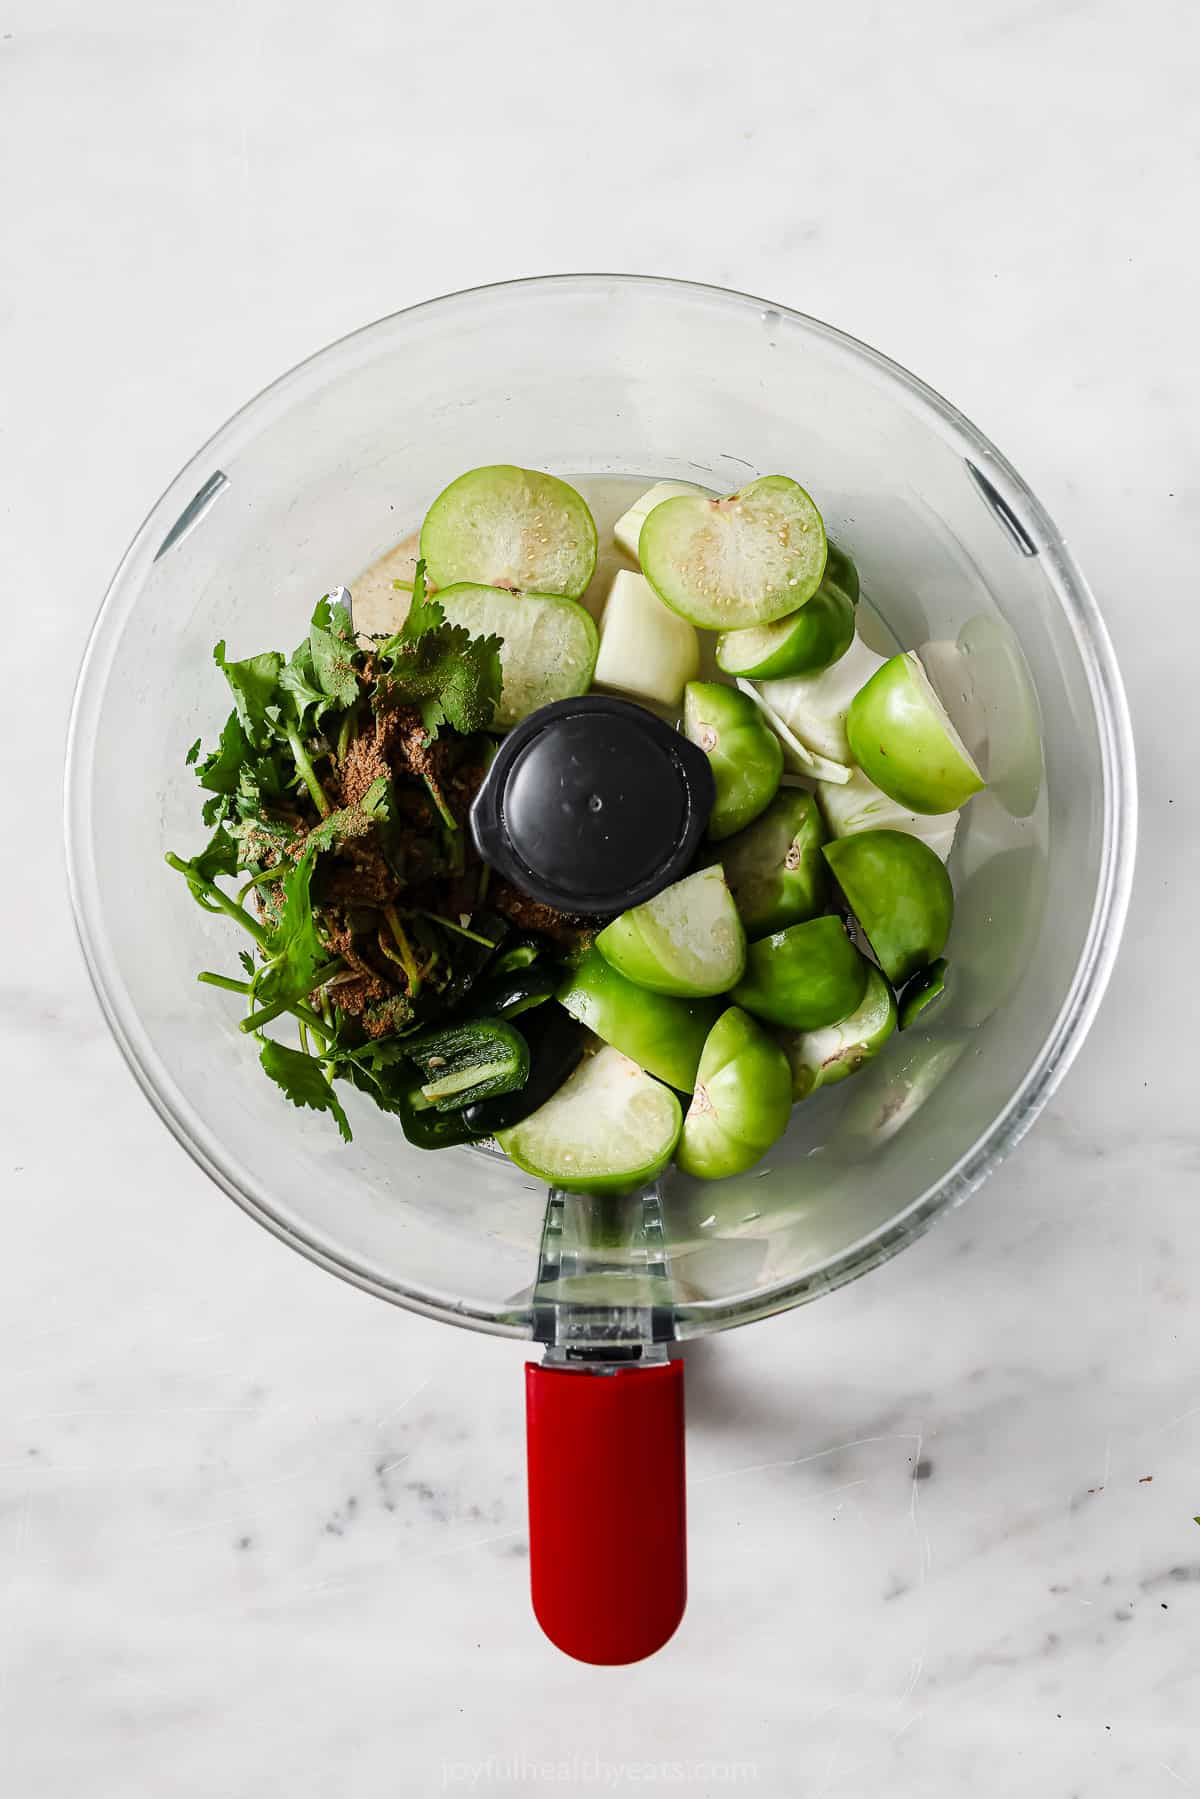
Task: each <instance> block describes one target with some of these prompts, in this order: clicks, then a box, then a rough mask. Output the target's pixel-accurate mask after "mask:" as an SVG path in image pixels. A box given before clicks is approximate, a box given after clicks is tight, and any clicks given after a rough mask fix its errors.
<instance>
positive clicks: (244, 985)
mask: <svg viewBox="0 0 1200 1799" xmlns="http://www.w3.org/2000/svg"><path fill="white" fill-rule="evenodd" d="M196 979H197V980H198V981H203V982H204V985H205V986H206V987H224V989H225V991H226V992H227V993H249V991H250V983H249V981H235V980H234V979H233V978H232V977H231V976H230V975H227V974H213V973H212V971H211V970H210V969H207V968H206V969H204V970H203V971H202V972H201V973H200V974H198V975H197V976H196Z"/></svg>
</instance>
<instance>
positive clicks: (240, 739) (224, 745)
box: [196, 712, 250, 793]
mask: <svg viewBox="0 0 1200 1799" xmlns="http://www.w3.org/2000/svg"><path fill="white" fill-rule="evenodd" d="M249 753H250V745H249V743H248V742H247V740H246V733H245V732H244V731H243V729H242V726H241V721H240V719H239V718H238V715H237V713H236V712H231V713H230V714H229V717H228V718H227V719H226V720H225V724H224V726H223V727H222V730H221V737H220V741H219V743H218V744H217V747H216V749H215V750H212V751H211V752H210V753H209V754H208V755H207V756H206V757H205V758H204V760H203V762H202V763H201V764H200V766H199V768H198V769H197V770H196V779H197V780H198V781H199V783H200V785H201V787H204V788H207V790H208V792H209V793H236V792H237V784H238V771H239V769H240V768H241V766H242V763H243V762H244V761H245V760H246V757H247V756H248V755H249Z"/></svg>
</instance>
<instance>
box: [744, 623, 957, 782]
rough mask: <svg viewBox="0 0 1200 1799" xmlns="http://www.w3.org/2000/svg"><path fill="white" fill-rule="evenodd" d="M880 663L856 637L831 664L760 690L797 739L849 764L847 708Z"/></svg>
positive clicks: (769, 683)
mask: <svg viewBox="0 0 1200 1799" xmlns="http://www.w3.org/2000/svg"><path fill="white" fill-rule="evenodd" d="M883 666H884V659H883V657H882V656H877V655H876V654H875V651H874V650H872V649H869V648H868V647H867V645H866V644H865V643H864V642H863V640H862V638H861V637H859V636H856V637H855V639H854V642H853V643H852V644H851V645H850V648H849V649H848V650H847V651H846V653H845V655H844V656H840V657H839V658H838V660H837V661H836V662H835V663H834V664H833V665H832V667H830V668H826V669H822V670H821V671H820V673H818V674H813V675H793V676H792V677H791V678H790V679H789V680H786V681H764V682H763V684H762V686H761V688H760V689H759V692H760V693H761V694H762V697H763V699H764V700H765V701H766V703H767V705H768V706H770V708H771V710H772V711H773V712H775V713H777V714H778V716H779V717H780V718H781V719H782V720H783V722H784V724H785V725H786V726H787V727H788V729H789V730H790V731H791V732H792V733H793V734H794V735H795V736H796V737H798V738H799V739H800V741H801V743H803V744H806V745H807V747H808V748H809V749H810V750H812V751H814V752H815V753H816V754H817V755H818V756H827V757H828V758H829V760H830V761H831V762H836V763H839V764H841V765H842V766H844V767H848V766H849V764H850V763H852V762H853V761H854V760H855V757H854V755H853V753H852V751H851V747H850V740H849V737H848V735H847V731H846V719H847V716H848V714H849V711H850V707H851V705H852V703H853V701H854V699H855V696H856V695H857V693H858V691H859V689H860V688H861V687H862V686H863V684H864V683H865V682H867V681H869V680H870V678H871V676H872V675H873V674H874V673H875V671H876V670H877V669H881V668H883ZM867 772H868V774H870V772H871V771H870V770H869V769H868V770H867ZM872 778H873V777H872ZM943 810H944V808H943Z"/></svg>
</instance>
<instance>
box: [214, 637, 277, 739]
mask: <svg viewBox="0 0 1200 1799" xmlns="http://www.w3.org/2000/svg"><path fill="white" fill-rule="evenodd" d="M213 661H214V662H215V663H216V665H217V667H218V668H219V669H220V671H221V673H222V674H223V675H224V677H225V679H226V680H227V681H228V682H229V685H230V687H231V688H232V689H233V699H234V704H235V705H236V707H237V714H238V718H239V719H240V720H241V723H242V728H243V729H244V731H245V733H246V735H247V737H248V738H249V739H250V741H251V743H254V744H260V743H263V742H264V741H266V740H267V739H269V738H270V737H271V736H272V735H273V730H272V720H271V718H270V715H269V711H268V709H269V707H270V706H271V703H272V701H273V700H274V699H275V692H276V688H277V687H278V685H279V671H280V669H281V668H282V667H283V657H282V656H281V655H279V653H278V651H276V650H264V651H263V652H262V654H261V655H259V656H250V657H248V658H247V660H246V661H244V662H227V661H226V660H225V640H224V639H223V638H222V640H221V642H220V643H219V644H218V645H217V647H216V649H215V650H214V651H213Z"/></svg>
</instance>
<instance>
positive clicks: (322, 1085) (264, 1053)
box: [258, 1037, 354, 1143]
mask: <svg viewBox="0 0 1200 1799" xmlns="http://www.w3.org/2000/svg"><path fill="white" fill-rule="evenodd" d="M258 1059H259V1061H260V1062H261V1063H262V1066H263V1072H264V1073H265V1074H268V1075H269V1076H270V1078H271V1079H272V1080H273V1081H274V1082H275V1085H276V1086H277V1087H279V1088H281V1089H282V1091H283V1092H284V1093H285V1094H286V1096H287V1098H288V1099H290V1100H291V1102H292V1104H293V1105H294V1106H308V1107H310V1108H311V1109H312V1110H313V1111H314V1112H332V1114H333V1117H334V1121H335V1123H336V1124H337V1127H338V1130H339V1131H340V1132H341V1134H342V1140H343V1142H345V1143H349V1142H350V1141H351V1140H352V1138H353V1135H354V1133H353V1132H352V1131H351V1129H350V1120H349V1119H348V1118H347V1117H346V1114H345V1112H344V1110H343V1108H342V1103H341V1101H340V1100H339V1098H338V1096H337V1094H336V1093H335V1092H334V1091H333V1088H332V1087H331V1086H330V1084H329V1082H328V1081H327V1080H326V1079H325V1075H324V1072H323V1070H322V1067H321V1064H320V1062H319V1061H318V1060H317V1058H316V1057H315V1056H306V1055H304V1054H303V1053H302V1052H301V1051H300V1050H298V1049H289V1048H288V1047H287V1045H286V1044H283V1043H276V1042H275V1041H274V1040H273V1039H272V1038H270V1037H267V1038H264V1040H263V1046H262V1049H261V1051H260V1052H259V1058H258Z"/></svg>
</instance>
